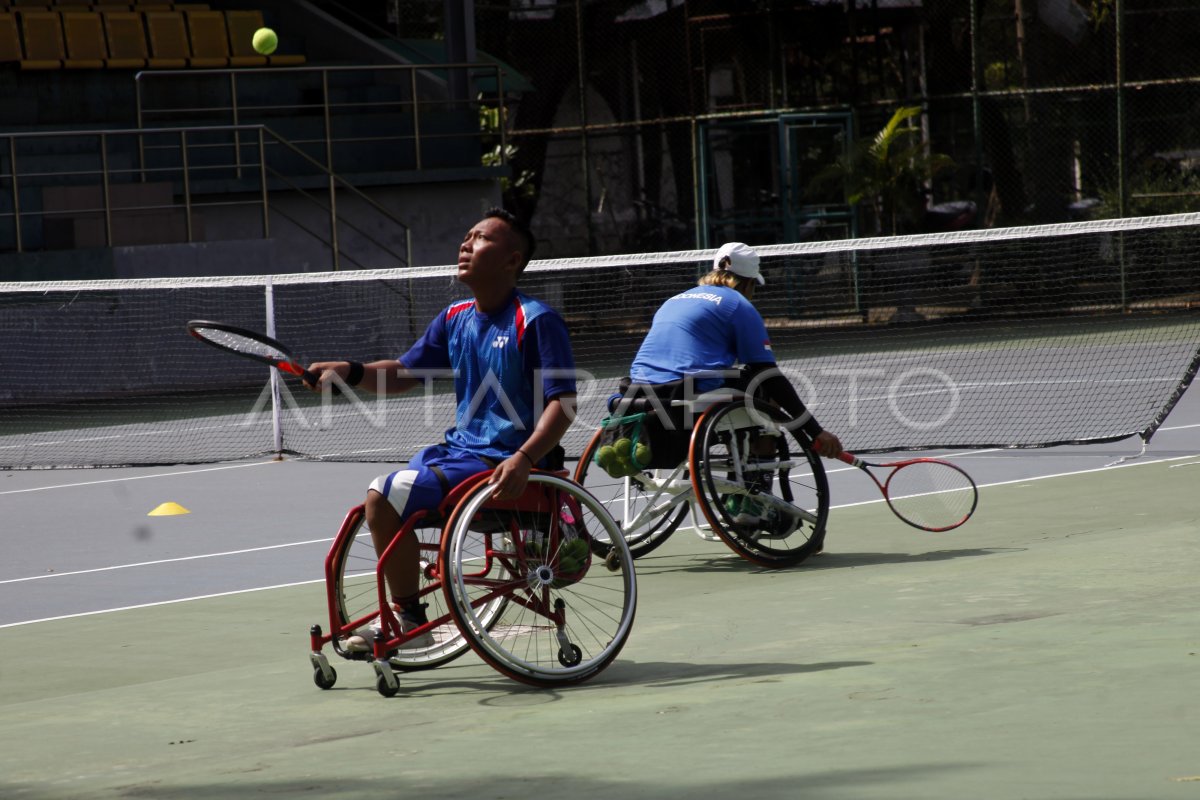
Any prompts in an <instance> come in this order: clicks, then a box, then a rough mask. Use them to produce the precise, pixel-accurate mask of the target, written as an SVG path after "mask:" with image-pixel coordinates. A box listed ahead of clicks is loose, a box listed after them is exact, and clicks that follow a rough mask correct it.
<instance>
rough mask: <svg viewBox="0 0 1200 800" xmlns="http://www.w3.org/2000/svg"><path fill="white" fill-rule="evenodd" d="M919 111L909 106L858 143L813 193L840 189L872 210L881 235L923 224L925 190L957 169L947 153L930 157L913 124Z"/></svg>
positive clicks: (854, 203)
mask: <svg viewBox="0 0 1200 800" xmlns="http://www.w3.org/2000/svg"><path fill="white" fill-rule="evenodd" d="M920 113H921V109H920V107H919V106H903V107H901V108H899V109H897V110H896V113H894V114H892V118H891V119H889V120H888V122H887V124H886V125H884V126H883V129H882V130H880V131H879V132H878V133H876V134H875V135H874V136H873V137H870V138H863V139H860V140H859V141H857V142H855V143H854V145H853V146H852V147H851V148H850V151H849V152H848V153H847V154H846V155H845V156H843V157H842V158H839V159H838V160H837V161H835V162H834V163H833V164H831V165H830V166H829V167H827V168H826V169H824V170H822V171H821V172H820V173H818V175H817V176H816V177H815V178H814V179H813V181H812V184H811V187H812V188H813V189H816V190H817V191H819V189H820V187H828V186H829V185H830V184H840V185H842V186H844V187H845V192H846V201H847V202H848V203H849V204H850V205H852V206H860V205H863V204H866V206H867V207H868V208H869V209H870V210H871V213H872V215H873V216H874V220H875V232H876V233H878V234H887V235H891V234H897V233H903V232H904V230H905V229H906V228H909V227H911V226H913V225H915V224H917V223H918V222H919V221H920V218H921V213H922V212H923V211H924V208H925V199H924V193H925V184H926V183H927V182H928V181H929V180H931V179H932V178H934V177H935V176H936V175H938V174H939V173H941V172H942V171H943V170H946V169H949V168H951V167H953V166H954V161H953V160H952V159H951V158H950V157H949V156H947V155H944V154H942V153H929V152H927V151H926V149H925V145H924V142H923V141H922V140H921V136H920V132H921V131H920V129H919V128H917V127H916V126H914V125H912V124H911V122H910V120H911V119H912V118H913V117H915V116H917V115H919V114H920Z"/></svg>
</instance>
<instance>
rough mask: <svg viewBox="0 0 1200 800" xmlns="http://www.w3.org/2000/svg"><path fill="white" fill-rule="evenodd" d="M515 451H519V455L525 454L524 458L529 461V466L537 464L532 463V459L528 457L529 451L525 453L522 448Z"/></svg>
mask: <svg viewBox="0 0 1200 800" xmlns="http://www.w3.org/2000/svg"><path fill="white" fill-rule="evenodd" d="M517 452H518V453H520V454H521V455H523V456H525V460H526V461H528V462H529V466H531V467H536V466H537V464H535V463H533V459H532V458H530V457H529V453H526V452H525V451H524V450H520V449H518V450H517Z"/></svg>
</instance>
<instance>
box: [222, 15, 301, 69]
mask: <svg viewBox="0 0 1200 800" xmlns="http://www.w3.org/2000/svg"><path fill="white" fill-rule="evenodd" d="M225 20H226V24H227V26H228V28H229V45H230V48H231V52H232V53H233V56H234V57H235V58H251V57H258V58H260V59H262V62H261V63H265V64H270V65H271V66H273V67H292V66H299V65H301V64H303V63H304V62H305V61H306V59H305V57H304V56H302V55H299V54H294V55H292V54H275V53H273V54H271V55H270V56H261V55H259V54H258V53H257V52H255V50H254V32H255V31H256V30H258V29H259V28H262V27H264V26H265V23H264V22H263V15H262V12H261V11H257V10H254V11H226V12H225Z"/></svg>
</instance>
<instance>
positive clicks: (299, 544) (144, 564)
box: [0, 536, 333, 586]
mask: <svg viewBox="0 0 1200 800" xmlns="http://www.w3.org/2000/svg"><path fill="white" fill-rule="evenodd" d="M332 541H333V537H332V536H330V537H328V538H326V539H309V540H308V541H307V542H288V543H287V544H271V545H265V546H263V547H248V548H246V549H245V550H227V551H226V552H224V553H203V554H201V555H198V556H180V557H179V558H163V559H159V560H157V561H138V562H135V563H133V564H117V565H115V566H111V567H96V568H95V569H77V570H73V571H71V572H50V573H47V574H45V575H30V576H29V577H27V578H8V579H7V580H2V581H0V586H2V585H4V584H6V583H24V582H26V581H40V580H45V579H46V578H65V577H67V576H69V575H89V574H91V573H94V572H112V571H113V570H118V569H130V568H132V567H154V566H158V565H159V564H177V563H179V562H181V561H198V560H200V559H204V558H222V557H224V556H242V555H246V554H247V553H261V552H263V551H264V550H279V549H281V548H284V547H303V546H305V545H310V544H321V543H328V542H332Z"/></svg>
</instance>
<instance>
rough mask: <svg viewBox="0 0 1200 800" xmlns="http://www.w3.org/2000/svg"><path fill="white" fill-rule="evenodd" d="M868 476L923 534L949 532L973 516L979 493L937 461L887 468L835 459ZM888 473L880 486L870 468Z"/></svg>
mask: <svg viewBox="0 0 1200 800" xmlns="http://www.w3.org/2000/svg"><path fill="white" fill-rule="evenodd" d="M838 458H840V459H841V460H842V461H845V462H846V463H847V464H853V465H854V466H856V467H858V468H859V469H861V470H862V471H863V472H865V473H867V474H868V475H870V476H871V480H873V481H875V485H876V486H878V487H879V490H880V491H881V492H883V499H884V500H887V504H888V507H889V508H890V509H892V513H894V514H895V515H896V516H897V517H899V518H900V519H901V520H902V521H904V522H906V523H908V524H909V525H912V526H913V527H914V528H920V529H921V530H923V531H935V532H937V531H949V530H953V529H954V528H957V527H958V526H959V525H962V524H963V523H964V522H966V521H967V520H969V519H970V518H971V515H972V514H974V513H975V506H976V505H977V504H978V503H979V490H978V489H976V488H975V481H973V480H971V476H970V475H968V474H967V473H966V472H965V471H964V470H962V469H960V468H959V467H956V466H954V465H953V464H951V463H950V462H948V461H941V460H939V459H936V458H911V459H908V460H907V461H895V462H892V463H890V464H873V463H871V462H869V461H863V460H862V459H861V458H858V457H857V456H855V455H854V454H853V453H842V454H841V455H839V456H838ZM871 467H874V468H876V469H890V470H891V472H889V473H888V474H887V477H886V478H885V479H884V480H883V481H882V482H880V480H879V478H878V477H876V475H875V473H873V472H872V471H871V470H870V468H871Z"/></svg>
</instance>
